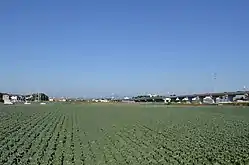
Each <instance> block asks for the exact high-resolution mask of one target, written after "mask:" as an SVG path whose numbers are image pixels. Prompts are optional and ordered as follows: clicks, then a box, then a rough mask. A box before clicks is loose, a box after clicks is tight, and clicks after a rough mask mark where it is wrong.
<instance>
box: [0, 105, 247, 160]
mask: <svg viewBox="0 0 249 165" xmlns="http://www.w3.org/2000/svg"><path fill="white" fill-rule="evenodd" d="M248 116H249V109H248V108H244V107H223V106H217V107H213V106H210V107H183V106H182V107H181V106H165V105H126V104H122V105H121V104H116V105H115V104H107V105H104V104H94V105H91V104H85V105H63V104H58V105H12V106H4V105H0V118H1V120H0V164H1V165H12V164H13V165H14V164H18V165H19V164H25V165H31V164H32V165H38V164H40V165H63V164H65V165H81V164H86V165H91V164H92V165H97V164H107V165H111V164H113V165H114V164H115V165H116V164H129V165H133V164H155V165H158V164H174V165H175V164H210V165H211V164H224V165H232V164H248V163H249V117H248Z"/></svg>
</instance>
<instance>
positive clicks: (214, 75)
mask: <svg viewBox="0 0 249 165" xmlns="http://www.w3.org/2000/svg"><path fill="white" fill-rule="evenodd" d="M216 79H217V73H216V72H214V73H213V92H214V93H215V91H216V90H215V85H216Z"/></svg>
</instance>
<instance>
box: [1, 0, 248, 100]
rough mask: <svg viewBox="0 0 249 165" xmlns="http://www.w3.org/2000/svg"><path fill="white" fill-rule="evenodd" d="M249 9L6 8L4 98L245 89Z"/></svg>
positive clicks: (209, 2)
mask: <svg viewBox="0 0 249 165" xmlns="http://www.w3.org/2000/svg"><path fill="white" fill-rule="evenodd" d="M248 8H249V1H248V0H188V1H186V0H157V1H152V0H125V1H118V0H105V1H103V0H92V1H83V0H73V1H69V0H41V1H38V0H22V1H20V0H8V1H1V2H0V62H1V63H0V70H1V79H0V91H4V92H15V93H16V92H18V93H27V92H34V91H43V92H46V93H48V94H49V95H55V96H88V97H92V96H106V95H111V93H116V94H118V95H134V94H139V93H141V94H142V93H147V92H148V93H160V94H167V93H168V92H175V93H176V94H184V93H196V92H209V91H225V90H226V91H233V90H242V89H243V86H244V85H246V86H248V87H249V76H248V75H249V74H248V70H249V69H248V66H249V65H248V62H249V31H248V29H249V10H248ZM213 73H217V79H216V80H215V81H214V80H213V78H212V77H213V75H212V74H213Z"/></svg>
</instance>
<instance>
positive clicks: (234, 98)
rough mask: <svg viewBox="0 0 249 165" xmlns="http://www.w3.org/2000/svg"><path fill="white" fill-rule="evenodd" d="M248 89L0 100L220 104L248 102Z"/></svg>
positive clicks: (3, 98)
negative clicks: (162, 94)
mask: <svg viewBox="0 0 249 165" xmlns="http://www.w3.org/2000/svg"><path fill="white" fill-rule="evenodd" d="M248 95H249V91H235V92H219V93H201V94H189V95H174V94H172V95H169V96H160V95H157V94H147V95H140V96H134V97H123V98H117V97H114V96H112V97H105V98H92V99H85V98H66V97H61V98H56V97H49V96H48V95H46V94H45V93H32V94H30V95H21V94H10V93H0V102H2V103H4V104H15V103H25V104H30V103H34V102H42V104H45V103H46V102H101V103H108V102H123V103H135V102H146V103H165V104H171V103H177V104H179V103H182V104H218V103H219V104H221V103H236V102H240V103H241V102H249V97H248Z"/></svg>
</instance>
